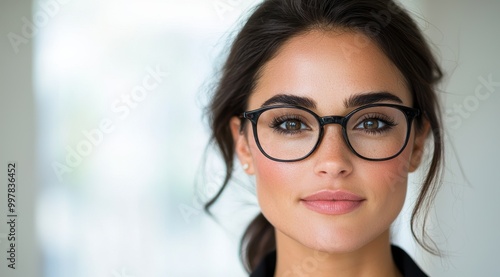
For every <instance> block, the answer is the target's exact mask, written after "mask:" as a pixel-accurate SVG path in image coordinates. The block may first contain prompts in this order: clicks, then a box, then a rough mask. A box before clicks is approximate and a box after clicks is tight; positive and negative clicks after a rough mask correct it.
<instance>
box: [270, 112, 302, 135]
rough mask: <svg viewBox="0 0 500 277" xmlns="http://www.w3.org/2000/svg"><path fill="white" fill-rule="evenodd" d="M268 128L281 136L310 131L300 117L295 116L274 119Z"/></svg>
mask: <svg viewBox="0 0 500 277" xmlns="http://www.w3.org/2000/svg"><path fill="white" fill-rule="evenodd" d="M269 127H271V128H272V129H274V130H275V131H276V132H279V133H282V134H297V133H300V132H302V131H306V130H310V129H311V128H310V127H309V125H308V124H306V123H304V120H303V119H302V118H301V117H300V116H295V115H285V116H279V117H275V118H274V119H273V120H272V122H271V124H270V125H269Z"/></svg>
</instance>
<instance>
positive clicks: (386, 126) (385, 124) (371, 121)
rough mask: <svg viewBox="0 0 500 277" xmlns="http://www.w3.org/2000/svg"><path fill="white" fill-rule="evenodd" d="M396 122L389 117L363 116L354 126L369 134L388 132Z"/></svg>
mask: <svg viewBox="0 0 500 277" xmlns="http://www.w3.org/2000/svg"><path fill="white" fill-rule="evenodd" d="M396 125H397V124H396V123H395V122H393V121H392V120H391V119H390V118H386V117H384V118H382V117H381V116H377V115H369V116H365V118H363V119H362V120H360V121H358V123H357V125H356V126H355V127H354V129H355V130H360V131H364V132H366V133H369V134H373V133H383V132H388V131H389V130H391V129H392V127H394V126H396Z"/></svg>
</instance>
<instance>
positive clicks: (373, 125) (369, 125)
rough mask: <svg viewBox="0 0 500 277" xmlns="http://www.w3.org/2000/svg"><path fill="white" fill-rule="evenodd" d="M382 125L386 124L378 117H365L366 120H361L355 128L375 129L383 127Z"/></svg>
mask: <svg viewBox="0 0 500 277" xmlns="http://www.w3.org/2000/svg"><path fill="white" fill-rule="evenodd" d="M361 126H362V127H361ZM384 126H386V124H385V123H384V122H383V121H381V120H379V119H367V120H365V121H363V122H361V123H360V124H359V125H358V126H357V127H356V128H360V129H367V130H376V129H380V128H384Z"/></svg>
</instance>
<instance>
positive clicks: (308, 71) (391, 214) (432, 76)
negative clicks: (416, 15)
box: [206, 0, 443, 276]
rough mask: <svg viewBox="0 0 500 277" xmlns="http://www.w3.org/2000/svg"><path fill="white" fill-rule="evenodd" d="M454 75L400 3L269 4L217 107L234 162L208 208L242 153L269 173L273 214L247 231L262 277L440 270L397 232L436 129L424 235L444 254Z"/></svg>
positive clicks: (252, 27) (231, 61)
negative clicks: (401, 242) (439, 222)
mask: <svg viewBox="0 0 500 277" xmlns="http://www.w3.org/2000/svg"><path fill="white" fill-rule="evenodd" d="M441 76H442V74H441V71H440V69H439V66H438V65H437V63H436V61H435V59H434V57H433V56H432V54H431V51H430V50H429V47H428V45H427V44H426V42H425V40H424V38H423V37H422V34H421V33H420V31H419V29H418V28H417V26H416V24H415V23H414V22H413V21H412V19H411V18H410V17H409V16H408V14H407V12H406V11H404V10H403V9H401V8H400V7H399V6H397V5H396V4H395V3H393V2H392V1H384V0H377V1H374V0H366V1H346V0H335V1H331V0H303V1H300V0H268V1H264V2H263V3H262V4H260V5H259V6H258V7H257V8H256V10H255V11H254V12H253V14H252V15H251V16H250V18H249V19H248V21H247V22H246V24H245V25H244V26H243V29H242V30H241V31H240V33H239V34H238V36H237V37H236V39H235V41H234V43H233V45H232V48H231V51H230V53H229V56H228V58H227V61H226V63H225V66H224V69H223V72H222V76H221V79H220V83H219V84H218V87H217V90H216V91H215V94H214V96H213V98H212V101H211V103H210V107H209V109H210V120H211V127H212V141H213V142H215V143H216V144H217V146H218V147H219V149H220V151H221V153H222V156H223V158H224V160H225V163H226V167H227V170H226V178H225V181H224V183H223V186H222V188H221V190H220V191H219V193H218V194H217V195H216V196H215V197H214V198H213V199H212V200H211V201H210V202H208V203H207V205H206V208H207V210H208V209H209V208H210V206H211V205H212V204H213V203H214V202H215V201H216V200H217V198H218V197H219V196H220V194H221V192H222V190H223V189H224V188H225V186H226V185H227V184H228V182H229V181H230V179H231V176H232V172H233V168H234V164H233V159H234V157H235V155H236V156H237V158H238V160H239V162H240V163H241V165H242V167H243V169H244V170H245V172H246V173H247V174H249V175H255V180H256V191H257V197H258V202H259V206H260V208H261V212H262V213H261V214H259V215H258V216H257V217H256V218H255V219H254V220H253V222H252V223H251V224H250V226H249V227H248V228H247V231H246V233H245V234H244V237H243V239H242V254H243V261H244V264H245V266H246V268H247V270H248V271H249V272H251V276H296V275H298V276H301V275H302V276H426V275H425V274H424V273H423V271H421V270H420V269H419V267H418V266H417V265H416V264H415V263H414V262H413V261H412V260H411V258H410V257H409V256H408V255H407V254H406V253H405V252H404V251H403V250H401V249H400V248H397V247H396V246H392V245H391V243H390V237H389V235H390V226H391V224H392V222H393V221H394V220H395V219H396V217H397V215H398V214H399V213H400V211H401V209H402V206H403V203H404V200H405V195H406V190H407V177H408V174H409V173H410V172H413V171H415V170H416V169H417V168H418V167H419V165H420V164H421V157H422V156H423V153H424V149H425V146H426V141H427V139H428V138H429V139H430V138H431V135H432V140H433V142H434V143H433V147H431V150H432V160H431V161H430V165H429V166H428V168H426V170H427V175H426V178H425V180H424V182H423V184H422V185H421V187H420V194H419V196H418V198H417V201H416V203H415V207H414V210H413V213H412V224H411V230H412V233H413V235H414V237H415V238H416V239H417V242H418V243H419V244H420V245H421V246H423V247H424V248H425V249H426V250H428V251H429V252H431V253H437V249H435V248H434V247H432V241H430V243H429V240H428V238H427V237H426V235H425V229H424V228H423V227H425V215H426V213H427V210H426V209H427V208H428V207H429V205H430V204H431V202H432V200H433V198H434V195H435V192H436V190H437V187H438V183H439V175H440V168H441V167H440V166H441V163H442V152H443V149H442V137H441V132H442V131H441V123H440V122H441V120H440V113H439V105H438V100H437V96H436V93H435V91H434V86H435V85H436V83H437V82H438V81H439V80H440V79H441ZM422 213H423V218H424V220H423V221H420V223H423V224H422V225H421V226H423V227H422V229H420V231H419V228H418V226H417V225H418V223H419V221H418V218H419V216H422ZM419 233H420V236H419Z"/></svg>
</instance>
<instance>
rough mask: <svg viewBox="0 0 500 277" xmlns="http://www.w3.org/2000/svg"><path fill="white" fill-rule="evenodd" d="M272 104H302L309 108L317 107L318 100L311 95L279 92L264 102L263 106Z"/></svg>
mask: <svg viewBox="0 0 500 277" xmlns="http://www.w3.org/2000/svg"><path fill="white" fill-rule="evenodd" d="M272 104H285V105H294V106H302V107H304V108H308V109H315V108H316V101H314V100H313V99H311V98H309V97H305V96H297V95H291V94H277V95H275V96H273V97H271V98H269V99H267V101H266V102H264V103H263V104H262V107H264V106H269V105H272Z"/></svg>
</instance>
